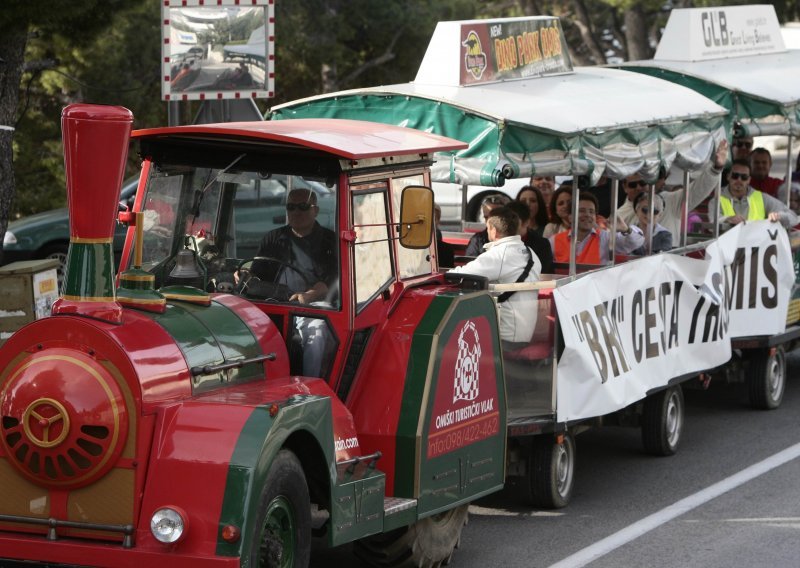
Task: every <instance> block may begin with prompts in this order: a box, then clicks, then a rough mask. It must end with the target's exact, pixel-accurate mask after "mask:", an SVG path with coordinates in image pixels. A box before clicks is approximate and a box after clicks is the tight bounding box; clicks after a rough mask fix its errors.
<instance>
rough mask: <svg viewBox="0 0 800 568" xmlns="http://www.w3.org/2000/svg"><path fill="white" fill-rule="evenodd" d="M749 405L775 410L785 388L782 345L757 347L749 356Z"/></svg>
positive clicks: (779, 403) (784, 364) (760, 408)
mask: <svg viewBox="0 0 800 568" xmlns="http://www.w3.org/2000/svg"><path fill="white" fill-rule="evenodd" d="M747 390H748V394H749V396H750V406H752V407H753V408H756V409H758V410H775V409H776V408H778V407H779V406H780V405H781V402H782V401H783V393H784V391H785V390H786V353H785V352H784V350H783V346H782V345H778V346H777V347H775V348H774V349H759V350H758V351H756V352H755V353H754V354H753V355H752V357H751V358H750V366H749V372H748V376H747Z"/></svg>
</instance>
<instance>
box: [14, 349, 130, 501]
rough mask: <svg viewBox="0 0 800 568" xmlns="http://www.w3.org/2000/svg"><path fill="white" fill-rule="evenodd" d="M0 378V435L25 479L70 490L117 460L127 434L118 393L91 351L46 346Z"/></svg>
mask: <svg viewBox="0 0 800 568" xmlns="http://www.w3.org/2000/svg"><path fill="white" fill-rule="evenodd" d="M0 380H2V384H1V385H0V388H2V390H1V391H0V393H1V394H0V417H2V424H1V426H0V427H1V429H2V435H1V436H0V441H2V445H3V448H4V449H5V453H6V457H7V459H8V460H9V462H11V463H12V464H13V465H14V467H15V468H16V469H17V470H18V471H20V472H21V473H22V474H23V475H25V477H27V478H28V479H30V480H31V481H33V482H34V483H37V484H39V485H43V486H46V487H58V488H76V487H81V486H84V485H87V484H89V483H91V482H93V481H95V480H97V479H99V478H100V477H102V476H103V475H105V474H106V473H107V472H108V470H109V469H111V467H112V466H113V465H114V464H115V463H116V461H117V459H118V458H119V455H120V454H121V452H122V449H123V448H124V445H125V440H126V439H127V434H128V412H127V409H126V407H125V398H124V396H123V393H122V391H121V389H120V386H119V384H118V383H117V381H116V380H115V379H114V377H113V376H112V375H111V373H110V372H109V371H108V370H107V369H106V368H105V367H104V366H103V365H101V364H100V363H98V361H97V360H95V359H94V358H93V357H91V356H89V355H87V354H86V353H83V352H81V351H76V350H71V349H61V348H58V349H46V350H44V351H40V352H37V353H34V354H32V355H30V356H29V357H26V358H24V359H23V360H22V361H20V362H19V364H18V365H17V366H16V367H14V368H13V369H10V371H9V372H8V373H6V374H5V376H4V377H3V378H2V379H0Z"/></svg>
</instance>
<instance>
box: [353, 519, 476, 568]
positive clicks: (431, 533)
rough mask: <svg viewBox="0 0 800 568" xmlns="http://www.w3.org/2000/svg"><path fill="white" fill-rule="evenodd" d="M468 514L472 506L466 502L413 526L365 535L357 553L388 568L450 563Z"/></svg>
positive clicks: (432, 565) (362, 557) (356, 546)
mask: <svg viewBox="0 0 800 568" xmlns="http://www.w3.org/2000/svg"><path fill="white" fill-rule="evenodd" d="M468 515H469V506H468V505H462V506H460V507H456V508H455V509H450V510H449V511H444V512H443V513H439V514H438V515H433V516H431V517H426V518H424V519H420V520H419V521H417V522H416V523H414V524H413V525H411V526H408V527H403V528H400V529H396V530H393V531H390V532H388V533H383V534H378V535H374V536H370V537H367V538H363V539H361V540H359V541H357V542H356V543H355V553H356V556H358V557H359V558H361V559H362V560H364V561H366V562H368V563H370V564H372V565H374V566H383V567H387V568H388V567H396V566H409V567H410V566H415V567H436V566H446V565H447V564H449V563H450V559H451V557H452V556H453V551H454V550H455V548H457V547H458V544H459V541H460V539H461V529H462V528H464V525H465V524H467V517H468Z"/></svg>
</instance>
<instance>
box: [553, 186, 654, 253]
mask: <svg viewBox="0 0 800 568" xmlns="http://www.w3.org/2000/svg"><path fill="white" fill-rule="evenodd" d="M575 226H576V227H577V239H578V243H577V248H576V252H575V259H576V262H578V263H579V264H607V263H608V261H609V260H610V258H609V257H610V255H609V249H610V242H611V232H610V231H609V230H608V229H600V228H598V227H597V198H596V197H595V196H594V195H590V194H586V195H581V196H580V197H579V198H578V222H577V223H576V224H575ZM616 228H617V239H616V246H615V249H616V252H617V253H619V254H631V252H633V251H634V250H636V249H637V248H639V247H641V246H642V245H643V244H644V235H643V234H642V231H641V229H639V227H633V226H631V225H628V224H627V223H626V222H625V221H624V220H622V219H620V217H619V216H617V227H616ZM571 236H572V231H565V232H561V233H557V234H555V235H553V236H552V237H550V245H551V246H552V248H553V258H554V260H555V261H556V262H569V256H570V238H571Z"/></svg>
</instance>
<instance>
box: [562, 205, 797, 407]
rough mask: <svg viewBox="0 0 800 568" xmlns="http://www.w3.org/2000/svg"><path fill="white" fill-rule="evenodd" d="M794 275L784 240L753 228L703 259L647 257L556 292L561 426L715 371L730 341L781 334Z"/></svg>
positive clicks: (760, 226)
mask: <svg viewBox="0 0 800 568" xmlns="http://www.w3.org/2000/svg"><path fill="white" fill-rule="evenodd" d="M745 242H746V243H747V246H746V247H745V246H744V245H743V244H742V243H745ZM793 273H794V268H793V263H792V257H791V250H790V248H789V242H788V238H787V236H786V231H785V230H784V229H783V228H782V227H781V226H780V225H776V224H773V223H769V222H767V221H758V222H755V223H748V224H747V225H744V226H738V227H736V228H734V229H733V230H731V231H729V232H728V233H727V234H725V235H723V236H722V237H721V238H720V239H719V240H718V241H717V243H714V244H713V245H712V247H710V249H709V251H708V253H707V255H706V258H705V259H702V260H701V259H694V258H687V257H682V256H678V255H670V254H663V255H657V256H651V257H646V258H643V259H641V260H636V261H633V262H629V263H625V264H622V265H620V266H616V267H614V268H610V269H608V270H603V271H599V272H596V273H592V274H589V275H587V276H585V277H583V278H580V279H578V280H576V281H574V282H571V283H569V284H567V285H565V286H561V287H559V288H557V289H556V290H555V292H554V297H555V300H556V305H557V308H558V317H559V320H560V322H561V331H562V334H563V336H564V344H565V348H564V352H563V354H562V356H561V359H560V360H559V362H558V383H557V419H558V421H559V422H561V421H567V420H578V419H583V418H591V417H595V416H602V415H604V414H609V413H611V412H615V411H617V410H620V409H622V408H625V407H626V406H628V405H630V404H633V403H634V402H637V401H639V400H641V399H643V398H644V397H645V396H646V395H647V393H648V392H649V391H651V390H652V389H656V388H660V387H664V386H666V385H668V384H669V381H670V380H671V379H674V378H676V377H682V376H686V375H689V374H692V373H697V372H700V371H703V370H707V369H711V368H713V367H716V366H718V365H722V364H723V363H726V362H727V361H728V360H729V359H730V357H731V341H730V340H731V338H732V337H742V336H745V335H746V336H752V335H757V334H772V333H776V332H780V331H783V329H784V326H785V320H786V309H787V307H788V301H789V293H790V291H791V288H792V283H793V281H794V277H793Z"/></svg>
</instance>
